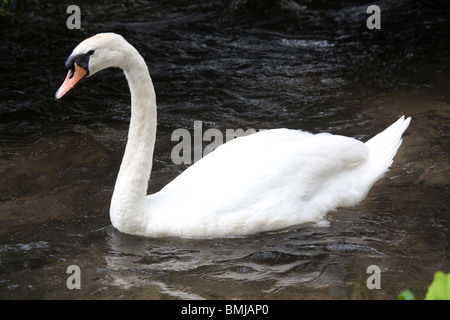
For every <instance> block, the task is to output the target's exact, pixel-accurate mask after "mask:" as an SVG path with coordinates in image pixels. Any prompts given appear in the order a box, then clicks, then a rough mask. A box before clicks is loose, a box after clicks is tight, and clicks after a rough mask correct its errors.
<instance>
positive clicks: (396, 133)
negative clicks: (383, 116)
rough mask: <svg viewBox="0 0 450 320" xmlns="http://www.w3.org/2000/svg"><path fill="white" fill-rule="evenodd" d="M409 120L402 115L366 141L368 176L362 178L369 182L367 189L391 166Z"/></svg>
mask: <svg viewBox="0 0 450 320" xmlns="http://www.w3.org/2000/svg"><path fill="white" fill-rule="evenodd" d="M410 122H411V118H410V117H409V118H407V119H405V116H402V117H401V118H400V119H398V120H397V121H396V122H394V123H393V124H392V125H390V126H389V127H388V128H387V129H385V130H384V131H382V132H380V133H379V134H377V135H376V136H375V137H373V138H372V139H370V140H369V141H367V142H366V145H367V146H368V147H369V149H370V156H369V159H368V164H367V165H368V170H367V171H366V172H365V173H366V174H367V175H368V176H366V177H364V178H365V179H364V180H365V181H367V182H369V183H370V184H369V186H368V188H369V189H370V187H371V186H372V185H373V184H374V183H375V181H377V180H378V179H380V178H381V177H382V176H383V175H384V174H385V173H386V171H387V170H388V169H389V167H390V166H391V164H392V162H393V159H394V156H395V155H396V153H397V150H398V148H399V147H400V145H401V144H402V135H403V133H404V132H405V130H406V129H407V128H408V126H409V123H410Z"/></svg>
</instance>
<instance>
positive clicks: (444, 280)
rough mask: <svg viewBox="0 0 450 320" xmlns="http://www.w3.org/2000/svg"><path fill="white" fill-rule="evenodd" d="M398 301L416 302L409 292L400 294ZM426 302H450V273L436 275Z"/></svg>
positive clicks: (440, 272)
mask: <svg viewBox="0 0 450 320" xmlns="http://www.w3.org/2000/svg"><path fill="white" fill-rule="evenodd" d="M397 299H398V300H415V298H414V294H413V293H412V292H411V291H409V290H404V291H402V292H400V294H399V295H398V297H397ZM425 300H450V273H447V274H445V273H443V272H442V271H438V272H436V273H435V274H434V279H433V282H432V283H431V284H430V286H429V287H428V291H427V294H426V295H425Z"/></svg>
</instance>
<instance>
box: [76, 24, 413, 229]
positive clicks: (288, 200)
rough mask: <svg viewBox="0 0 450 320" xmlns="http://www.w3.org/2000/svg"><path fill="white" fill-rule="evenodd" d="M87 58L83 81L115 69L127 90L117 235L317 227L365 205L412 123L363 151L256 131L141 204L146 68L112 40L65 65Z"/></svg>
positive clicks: (150, 121)
mask: <svg viewBox="0 0 450 320" xmlns="http://www.w3.org/2000/svg"><path fill="white" fill-rule="evenodd" d="M92 50H93V51H94V54H92V52H93V51H92ZM87 52H90V60H89V70H87V71H89V75H92V74H94V73H95V72H97V71H99V70H102V69H105V68H107V67H111V66H115V67H119V68H122V69H123V70H124V72H125V75H126V78H127V80H128V84H129V86H130V91H131V97H132V99H131V100H132V106H131V122H130V132H129V137H128V143H127V147H126V150H125V154H124V158H123V161H122V165H121V168H120V171H119V174H118V178H117V181H116V185H115V189H114V194H113V197H112V200H111V211H110V215H111V221H112V223H113V225H114V227H116V228H117V229H118V230H120V231H122V232H125V233H130V234H137V235H142V236H149V237H166V236H180V237H215V236H231V235H246V234H253V233H258V232H263V231H269V230H278V229H283V228H286V227H289V226H293V225H297V224H301V223H304V222H309V221H317V220H320V219H321V218H322V217H323V215H324V214H325V213H326V212H328V211H330V210H334V209H336V208H337V207H340V206H352V205H355V204H357V203H359V202H360V201H361V200H362V199H364V198H365V197H366V195H367V193H368V191H369V190H370V188H371V187H372V185H373V184H374V183H375V182H376V181H377V180H378V179H379V178H380V177H381V176H382V175H383V174H384V173H385V172H386V171H387V170H388V168H389V166H390V165H391V164H392V161H393V160H392V159H393V157H394V156H395V154H396V152H397V150H398V148H399V146H400V144H401V141H402V139H401V137H402V134H403V132H404V131H405V130H406V128H407V127H408V125H409V122H410V118H408V119H406V120H405V118H404V117H401V118H400V119H399V120H398V121H397V122H395V123H394V124H392V125H391V126H390V127H389V128H388V129H386V130H385V131H383V132H382V133H380V134H378V135H377V136H375V137H374V138H372V139H371V140H369V141H368V142H366V143H363V142H360V141H358V140H355V139H353V138H348V137H343V136H338V135H331V134H327V133H320V134H315V135H314V134H311V133H307V132H303V131H299V130H288V129H274V130H266V131H261V132H258V133H254V134H251V135H249V136H245V137H240V138H237V139H234V140H232V141H230V142H227V143H226V144H224V145H222V146H220V147H219V148H217V149H216V150H215V151H213V152H212V153H210V154H208V155H207V156H205V157H204V158H203V159H201V160H200V161H198V162H197V163H195V164H194V165H192V166H191V167H189V168H188V169H187V170H186V171H184V172H183V173H182V174H181V175H180V176H178V177H177V178H176V179H174V180H173V181H172V182H170V183H169V184H168V185H167V186H165V187H164V188H163V189H162V190H161V191H159V192H157V193H155V194H152V195H148V196H147V195H146V191H147V184H148V179H149V177H150V172H151V164H152V157H153V150H154V143H155V137H156V99H155V93H154V89H153V85H152V82H151V79H150V75H149V73H148V69H147V66H146V64H145V62H144V60H143V58H142V57H141V56H140V55H139V53H138V52H137V51H136V50H135V49H134V48H133V47H132V46H131V45H130V44H129V43H128V42H126V41H125V40H124V39H123V38H122V37H121V36H119V35H116V34H111V33H108V34H100V35H97V36H94V37H91V38H89V39H87V40H85V41H83V42H82V43H81V44H80V45H78V46H77V47H76V48H75V50H74V52H73V53H72V55H71V57H73V56H83V55H84V54H86V53H87ZM69 59H70V58H69Z"/></svg>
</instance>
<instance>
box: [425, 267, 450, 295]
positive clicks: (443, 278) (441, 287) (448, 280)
mask: <svg viewBox="0 0 450 320" xmlns="http://www.w3.org/2000/svg"><path fill="white" fill-rule="evenodd" d="M425 300H450V273H448V274H445V273H443V272H442V271H438V272H436V273H435V274H434V280H433V282H432V283H431V285H430V286H429V287H428V291H427V294H426V296H425Z"/></svg>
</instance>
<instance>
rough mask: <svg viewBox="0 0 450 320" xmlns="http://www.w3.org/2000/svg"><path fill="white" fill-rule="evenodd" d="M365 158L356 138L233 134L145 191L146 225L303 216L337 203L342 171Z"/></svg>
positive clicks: (249, 224) (245, 222)
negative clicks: (152, 191) (172, 176)
mask: <svg viewBox="0 0 450 320" xmlns="http://www.w3.org/2000/svg"><path fill="white" fill-rule="evenodd" d="M367 157H368V148H367V147H366V146H365V144H364V143H362V142H360V141H357V140H355V139H352V138H347V137H343V136H335V135H331V134H325V133H323V134H317V135H313V134H310V133H307V132H302V131H297V130H288V129H275V130H268V131H262V132H258V133H255V134H252V135H249V136H246V137H241V138H238V139H235V140H232V141H230V142H228V143H226V144H224V145H222V146H220V147H219V148H217V149H216V150H215V151H213V152H212V153H210V154H208V155H207V156H206V157H204V158H203V159H201V160H200V161H199V162H197V163H196V164H194V165H192V166H191V167H189V168H188V169H187V170H186V171H185V172H183V173H182V174H181V175H180V176H179V177H177V178H176V179H175V180H173V181H172V182H171V183H169V184H168V185H167V186H166V187H164V188H163V189H162V190H161V191H160V192H159V193H157V194H155V195H151V196H149V197H148V202H149V214H150V216H151V218H150V221H149V228H151V225H153V224H154V225H158V228H159V231H160V232H161V231H162V230H161V226H162V225H167V228H177V230H178V233H180V235H183V234H186V235H189V234H192V235H194V234H195V233H198V234H202V233H205V232H206V233H207V234H210V235H218V234H221V233H222V232H223V233H224V234H225V233H227V234H230V233H231V234H233V233H235V234H243V233H251V232H258V231H264V230H265V229H266V228H267V229H269V228H270V229H274V227H275V228H277V226H278V227H280V228H283V227H285V226H288V225H292V224H293V223H294V224H295V223H301V222H304V221H311V220H314V219H317V218H318V216H319V215H320V214H322V213H324V212H325V211H327V210H330V209H334V208H335V206H336V205H339V202H340V201H341V199H340V198H342V196H341V195H340V193H341V194H344V197H345V194H347V193H348V191H349V190H348V189H349V187H350V186H349V185H350V184H352V179H351V178H350V179H349V177H348V176H349V175H351V174H352V172H353V171H355V169H356V168H357V167H358V165H359V164H361V163H362V162H364V161H365V159H366V158H367ZM343 175H345V178H346V179H342V176H343ZM355 179H357V177H355ZM344 180H347V182H344ZM348 180H350V181H348ZM342 183H344V184H343V185H342ZM339 184H341V185H339ZM352 187H353V186H352ZM324 197H326V199H324ZM330 206H331V207H330ZM163 229H164V228H163ZM233 231H234V232H233Z"/></svg>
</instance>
